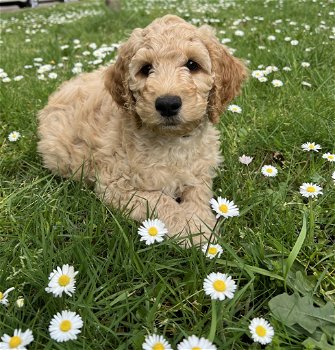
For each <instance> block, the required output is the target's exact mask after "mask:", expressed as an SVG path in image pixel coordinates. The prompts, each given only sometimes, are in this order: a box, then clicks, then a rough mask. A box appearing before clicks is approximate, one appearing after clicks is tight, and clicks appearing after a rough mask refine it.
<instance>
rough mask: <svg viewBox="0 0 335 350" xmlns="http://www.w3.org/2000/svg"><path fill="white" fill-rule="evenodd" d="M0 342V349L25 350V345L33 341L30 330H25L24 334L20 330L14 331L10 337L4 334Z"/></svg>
mask: <svg viewBox="0 0 335 350" xmlns="http://www.w3.org/2000/svg"><path fill="white" fill-rule="evenodd" d="M1 340H2V342H1V343H0V349H4V350H9V349H13V350H26V349H27V348H26V345H29V344H30V343H31V342H32V341H33V340H34V337H33V332H32V331H31V330H30V329H27V330H26V331H25V332H22V331H21V329H14V335H13V336H12V337H11V336H9V335H8V334H4V335H3V336H2V337H1Z"/></svg>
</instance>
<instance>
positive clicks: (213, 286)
mask: <svg viewBox="0 0 335 350" xmlns="http://www.w3.org/2000/svg"><path fill="white" fill-rule="evenodd" d="M203 288H204V291H205V294H206V295H209V296H210V297H211V298H212V299H219V300H225V299H226V298H228V299H232V298H233V297H234V293H235V290H236V288H237V286H236V283H235V281H234V280H232V278H231V276H228V275H226V274H224V273H220V272H217V273H216V272H212V273H210V274H209V275H208V276H207V277H206V278H205V280H204V284H203Z"/></svg>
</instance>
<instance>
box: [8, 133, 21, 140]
mask: <svg viewBox="0 0 335 350" xmlns="http://www.w3.org/2000/svg"><path fill="white" fill-rule="evenodd" d="M20 137H21V134H20V133H19V132H18V131H12V132H11V133H10V134H9V135H8V140H9V141H10V142H15V141H17V140H18V139H19V138H20Z"/></svg>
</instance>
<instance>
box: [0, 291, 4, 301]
mask: <svg viewBox="0 0 335 350" xmlns="http://www.w3.org/2000/svg"><path fill="white" fill-rule="evenodd" d="M2 299H3V293H2V292H0V300H2Z"/></svg>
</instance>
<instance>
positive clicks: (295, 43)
mask: <svg viewBox="0 0 335 350" xmlns="http://www.w3.org/2000/svg"><path fill="white" fill-rule="evenodd" d="M298 44H299V41H298V40H291V45H292V46H297V45H298Z"/></svg>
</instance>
